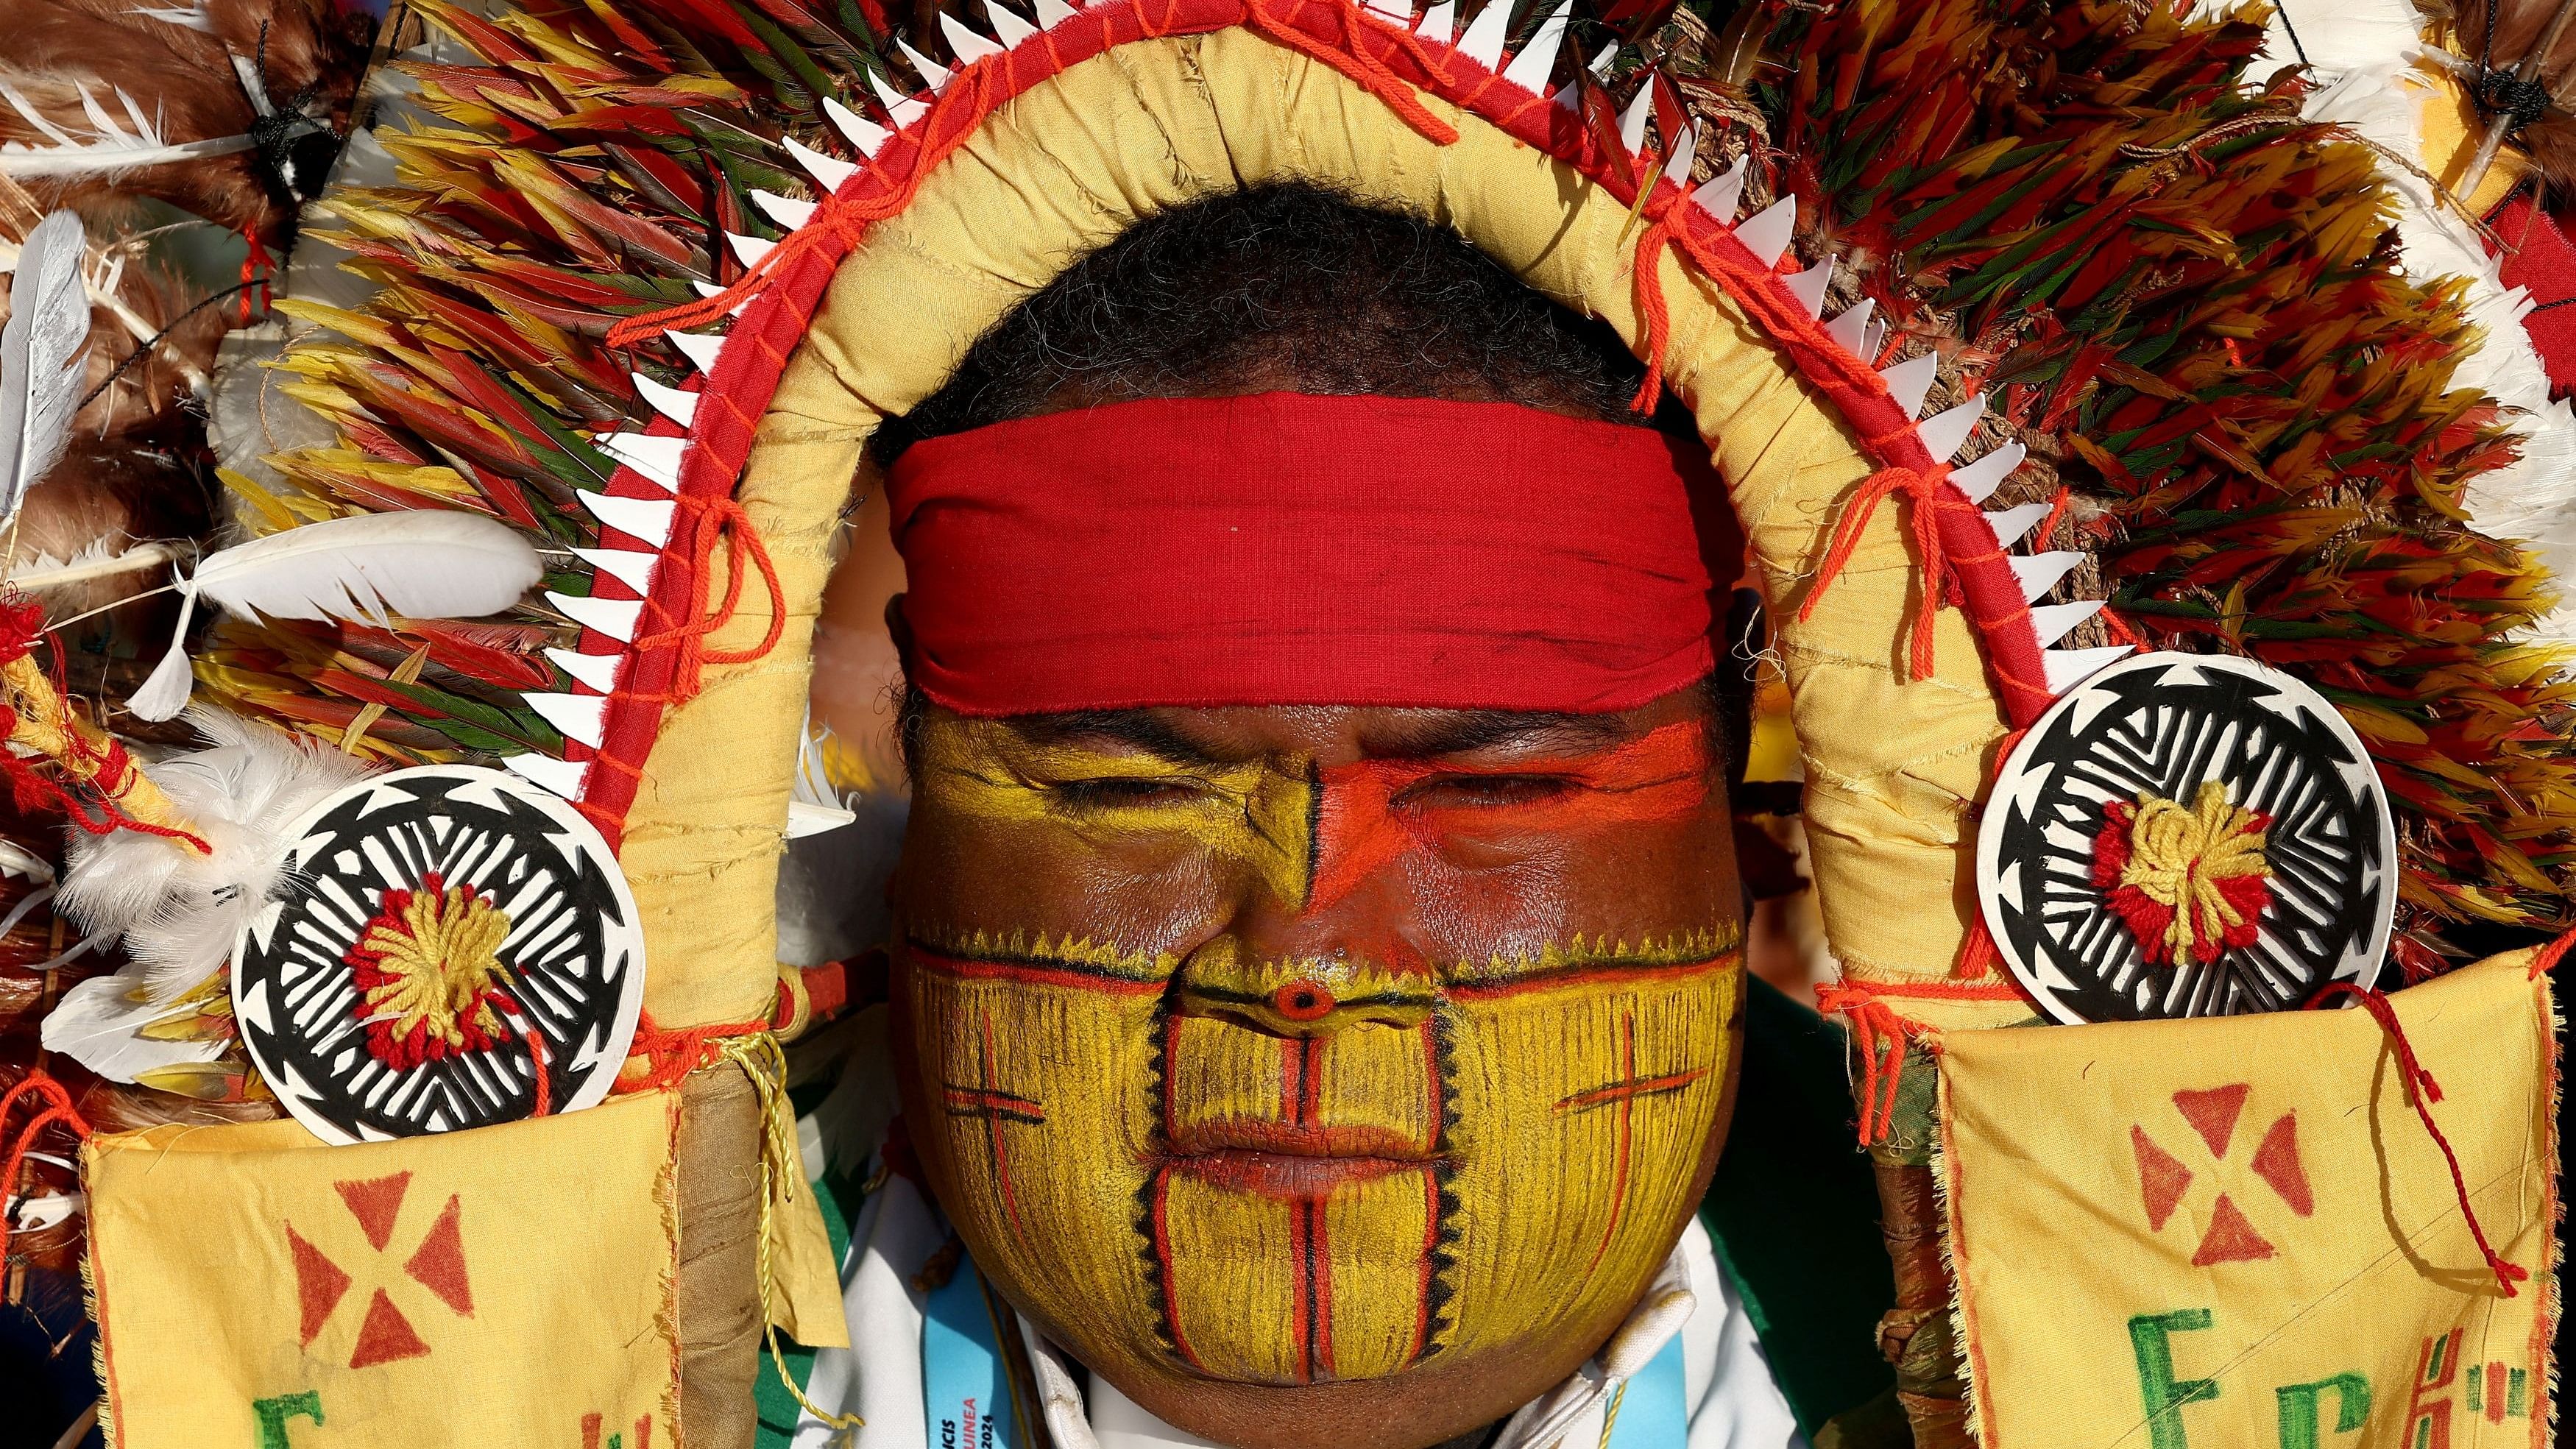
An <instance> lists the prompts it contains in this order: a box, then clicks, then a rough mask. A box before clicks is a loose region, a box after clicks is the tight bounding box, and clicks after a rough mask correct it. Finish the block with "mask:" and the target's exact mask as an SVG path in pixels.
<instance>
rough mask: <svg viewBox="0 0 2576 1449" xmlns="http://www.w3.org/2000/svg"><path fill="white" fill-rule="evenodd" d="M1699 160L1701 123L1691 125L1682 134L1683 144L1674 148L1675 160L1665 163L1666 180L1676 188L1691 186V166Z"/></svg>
mask: <svg viewBox="0 0 2576 1449" xmlns="http://www.w3.org/2000/svg"><path fill="white" fill-rule="evenodd" d="M1698 159H1699V122H1697V121H1693V122H1691V123H1690V129H1689V130H1686V131H1684V132H1682V143H1681V144H1680V145H1678V146H1676V147H1674V148H1673V159H1671V160H1670V161H1667V162H1665V163H1664V179H1665V180H1666V181H1669V182H1671V183H1672V184H1674V185H1675V186H1688V185H1690V175H1691V164H1692V163H1693V162H1695V161H1697V160H1698Z"/></svg>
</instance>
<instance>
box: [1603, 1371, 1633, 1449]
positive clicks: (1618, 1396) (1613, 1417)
mask: <svg viewBox="0 0 2576 1449" xmlns="http://www.w3.org/2000/svg"><path fill="white" fill-rule="evenodd" d="M1627 1399H1628V1381H1627V1380H1626V1379H1621V1380H1620V1381H1619V1387H1617V1388H1615V1389H1612V1390H1611V1391H1610V1412H1609V1413H1606V1414H1604V1415H1602V1416H1601V1449H1610V1431H1611V1430H1613V1429H1616V1428H1618V1427H1619V1406H1620V1405H1621V1404H1623V1403H1625V1402H1627Z"/></svg>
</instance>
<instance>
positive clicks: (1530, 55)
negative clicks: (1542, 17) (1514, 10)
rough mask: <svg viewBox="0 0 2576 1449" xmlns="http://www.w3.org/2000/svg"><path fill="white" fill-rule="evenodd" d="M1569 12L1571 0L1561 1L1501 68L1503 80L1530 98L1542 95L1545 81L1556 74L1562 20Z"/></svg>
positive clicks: (1544, 91) (1563, 25)
mask: <svg viewBox="0 0 2576 1449" xmlns="http://www.w3.org/2000/svg"><path fill="white" fill-rule="evenodd" d="M1573 13H1574V3H1573V0H1562V3H1560V4H1559V5H1558V6H1557V7H1556V9H1555V11H1554V12H1552V13H1551V14H1550V15H1549V16H1548V17H1547V19H1546V21H1545V22H1544V23H1542V24H1541V25H1540V26H1539V28H1538V33H1537V34H1536V35H1533V36H1531V37H1530V43H1529V44H1528V45H1526V46H1523V47H1522V48H1521V53H1520V54H1518V55H1516V56H1513V57H1512V62H1511V64H1509V65H1507V66H1505V67H1503V79H1505V80H1507V81H1510V82H1511V83H1512V84H1513V85H1516V86H1519V87H1520V88H1521V89H1522V90H1525V91H1527V92H1529V93H1530V94H1531V95H1534V96H1535V95H1544V94H1545V93H1546V92H1547V78H1548V77H1549V76H1550V75H1552V74H1554V73H1555V71H1556V53H1557V52H1558V51H1559V50H1561V49H1563V48H1564V46H1565V23H1566V20H1567V18H1568V17H1569V16H1571V15H1573Z"/></svg>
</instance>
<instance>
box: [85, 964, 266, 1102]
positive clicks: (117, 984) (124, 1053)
mask: <svg viewBox="0 0 2576 1449" xmlns="http://www.w3.org/2000/svg"><path fill="white" fill-rule="evenodd" d="M226 945H227V946H228V947H229V945H230V942H227V943H226ZM189 1010H190V1008H187V1007H173V1006H171V1005H169V1004H168V1003H166V1002H162V1001H156V1000H154V999H153V994H152V990H151V987H150V986H149V985H148V984H147V983H146V982H145V981H144V979H143V977H142V975H141V973H139V972H135V970H134V968H133V967H130V966H129V967H127V968H125V969H124V970H122V971H117V972H115V973H113V974H110V975H106V976H93V977H91V978H90V979H89V980H87V981H84V982H82V983H81V984H79V985H78V986H75V987H73V988H72V989H71V990H69V991H66V992H64V993H63V998H62V1000H61V1001H59V1002H56V1003H55V1005H54V1009H53V1010H52V1011H51V1012H50V1013H48V1014H47V1015H46V1017H45V1025H44V1037H43V1039H44V1043H45V1050H47V1051H49V1052H60V1053H62V1054H63V1055H65V1056H67V1057H70V1058H71V1059H72V1060H73V1061H76V1062H78V1063H80V1064H81V1065H82V1066H85V1067H87V1068H89V1069H90V1070H91V1071H93V1072H96V1073H98V1074H99V1075H100V1076H102V1077H105V1078H106V1079H107V1080H109V1081H111V1082H133V1081H137V1080H139V1079H140V1078H141V1077H142V1076H143V1075H144V1074H146V1073H150V1072H156V1071H160V1070H163V1069H165V1068H169V1067H176V1066H188V1065H194V1064H197V1063H203V1062H211V1061H214V1060H215V1059H216V1058H218V1057H220V1056H222V1055H223V1054H224V1043H222V1042H220V1041H173V1040H168V1039H166V1038H164V1037H162V1036H160V1035H153V1034H147V1029H148V1028H150V1027H152V1026H153V1025H155V1024H157V1023H160V1022H163V1021H166V1020H169V1019H171V1018H173V1017H178V1016H184V1015H186V1014H188V1012H189Z"/></svg>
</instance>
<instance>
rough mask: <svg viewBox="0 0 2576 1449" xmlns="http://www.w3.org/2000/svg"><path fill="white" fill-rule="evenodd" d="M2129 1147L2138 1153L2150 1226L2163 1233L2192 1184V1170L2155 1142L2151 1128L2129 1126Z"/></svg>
mask: <svg viewBox="0 0 2576 1449" xmlns="http://www.w3.org/2000/svg"><path fill="white" fill-rule="evenodd" d="M2129 1148H2130V1150H2131V1151H2133V1152H2135V1153H2137V1155H2138V1200H2139V1202H2140V1203H2142V1204H2143V1205H2144V1206H2145V1207H2146V1210H2147V1227H2148V1228H2149V1229H2151V1230H2154V1231H2159V1232H2161V1231H2162V1230H2163V1229H2164V1225H2165V1219H2167V1218H2169V1217H2172V1216H2173V1210H2174V1205H2175V1204H2176V1203H2179V1202H2181V1201H2182V1195H2183V1193H2184V1191H2185V1190H2186V1189H2188V1188H2189V1187H2190V1186H2191V1169H2190V1168H2188V1167H2185V1166H2183V1165H2182V1159H2181V1158H2179V1157H2176V1156H2174V1155H2173V1154H2172V1153H2170V1152H2167V1151H2165V1150H2164V1149H2163V1148H2161V1147H2158V1146H2157V1145H2156V1144H2155V1139H2154V1138H2151V1137H2149V1136H2148V1135H2147V1129H2145V1128H2143V1127H2132V1128H2130V1129H2129Z"/></svg>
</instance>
